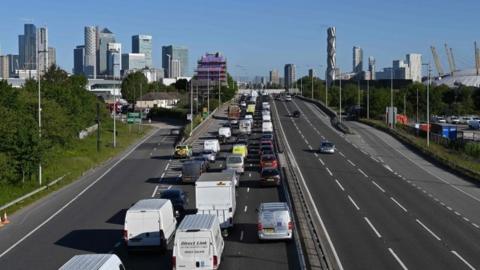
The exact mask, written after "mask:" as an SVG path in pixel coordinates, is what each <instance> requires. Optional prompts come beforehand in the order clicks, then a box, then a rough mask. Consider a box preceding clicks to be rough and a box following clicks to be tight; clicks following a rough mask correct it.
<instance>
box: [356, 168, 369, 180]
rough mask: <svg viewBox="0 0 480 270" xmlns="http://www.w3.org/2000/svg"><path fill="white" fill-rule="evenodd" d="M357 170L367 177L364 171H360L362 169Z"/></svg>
mask: <svg viewBox="0 0 480 270" xmlns="http://www.w3.org/2000/svg"><path fill="white" fill-rule="evenodd" d="M358 171H359V172H360V173H361V174H363V176H365V177H367V178H368V175H367V174H366V173H365V172H364V171H362V169H360V168H359V169H358Z"/></svg>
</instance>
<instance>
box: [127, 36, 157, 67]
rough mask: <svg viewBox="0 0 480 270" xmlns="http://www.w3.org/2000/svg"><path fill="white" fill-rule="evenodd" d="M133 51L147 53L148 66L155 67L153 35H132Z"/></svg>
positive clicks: (146, 61)
mask: <svg viewBox="0 0 480 270" xmlns="http://www.w3.org/2000/svg"><path fill="white" fill-rule="evenodd" d="M132 53H143V54H145V64H146V67H148V68H153V61H152V36H148V35H135V36H132Z"/></svg>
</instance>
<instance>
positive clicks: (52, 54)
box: [48, 47, 57, 68]
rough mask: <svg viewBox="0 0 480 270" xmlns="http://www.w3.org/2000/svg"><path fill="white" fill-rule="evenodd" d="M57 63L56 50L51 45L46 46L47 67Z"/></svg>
mask: <svg viewBox="0 0 480 270" xmlns="http://www.w3.org/2000/svg"><path fill="white" fill-rule="evenodd" d="M56 64H57V51H56V50H55V48H53V47H48V68H50V67H51V66H53V65H56Z"/></svg>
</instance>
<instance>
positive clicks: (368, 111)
mask: <svg viewBox="0 0 480 270" xmlns="http://www.w3.org/2000/svg"><path fill="white" fill-rule="evenodd" d="M367 119H370V80H367Z"/></svg>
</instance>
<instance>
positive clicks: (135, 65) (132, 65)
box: [122, 53, 145, 74]
mask: <svg viewBox="0 0 480 270" xmlns="http://www.w3.org/2000/svg"><path fill="white" fill-rule="evenodd" d="M144 68H145V54H143V53H124V54H122V71H123V73H124V74H125V72H127V71H131V70H141V69H144Z"/></svg>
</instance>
